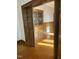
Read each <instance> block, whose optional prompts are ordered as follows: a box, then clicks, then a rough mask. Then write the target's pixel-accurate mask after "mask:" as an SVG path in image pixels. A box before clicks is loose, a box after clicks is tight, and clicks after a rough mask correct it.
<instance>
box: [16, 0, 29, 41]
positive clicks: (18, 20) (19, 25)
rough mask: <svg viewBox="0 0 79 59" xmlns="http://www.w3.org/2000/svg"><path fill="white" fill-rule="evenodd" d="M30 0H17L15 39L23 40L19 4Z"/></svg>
mask: <svg viewBox="0 0 79 59" xmlns="http://www.w3.org/2000/svg"><path fill="white" fill-rule="evenodd" d="M29 1H31V0H17V40H20V39H22V40H25V35H24V27H23V19H22V12H21V6H22V5H23V4H25V3H28V2H29Z"/></svg>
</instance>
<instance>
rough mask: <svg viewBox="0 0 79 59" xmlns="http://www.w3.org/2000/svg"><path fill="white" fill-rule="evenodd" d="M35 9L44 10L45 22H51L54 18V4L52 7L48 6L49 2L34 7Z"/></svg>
mask: <svg viewBox="0 0 79 59" xmlns="http://www.w3.org/2000/svg"><path fill="white" fill-rule="evenodd" d="M34 9H39V10H43V22H51V21H53V20H54V16H52V15H54V5H52V7H50V6H48V5H47V4H43V5H40V6H37V7H34Z"/></svg>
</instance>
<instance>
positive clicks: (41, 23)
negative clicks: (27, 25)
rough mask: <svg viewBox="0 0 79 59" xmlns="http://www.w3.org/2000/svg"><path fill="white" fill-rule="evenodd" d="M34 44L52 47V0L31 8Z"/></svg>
mask: <svg viewBox="0 0 79 59" xmlns="http://www.w3.org/2000/svg"><path fill="white" fill-rule="evenodd" d="M32 10H33V12H32V13H33V25H34V37H35V46H36V47H37V46H39V45H41V46H48V47H52V48H54V1H51V2H47V3H44V4H42V5H39V6H35V7H33V8H32Z"/></svg>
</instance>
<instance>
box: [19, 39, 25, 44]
mask: <svg viewBox="0 0 79 59" xmlns="http://www.w3.org/2000/svg"><path fill="white" fill-rule="evenodd" d="M17 45H25V41H24V40H18V41H17Z"/></svg>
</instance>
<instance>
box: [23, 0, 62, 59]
mask: <svg viewBox="0 0 79 59" xmlns="http://www.w3.org/2000/svg"><path fill="white" fill-rule="evenodd" d="M50 1H55V8H54V10H55V12H54V28H55V30H54V59H58V41H59V19H60V14H61V0H32V1H30V2H28V3H26V4H24V5H23V6H22V10H23V9H24V8H26V7H28V6H32V7H35V6H38V5H41V4H44V3H47V2H50Z"/></svg>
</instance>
